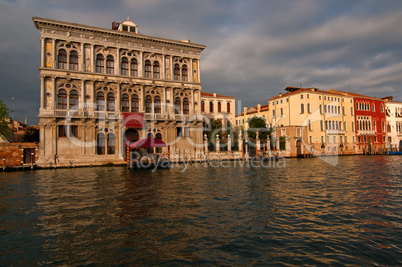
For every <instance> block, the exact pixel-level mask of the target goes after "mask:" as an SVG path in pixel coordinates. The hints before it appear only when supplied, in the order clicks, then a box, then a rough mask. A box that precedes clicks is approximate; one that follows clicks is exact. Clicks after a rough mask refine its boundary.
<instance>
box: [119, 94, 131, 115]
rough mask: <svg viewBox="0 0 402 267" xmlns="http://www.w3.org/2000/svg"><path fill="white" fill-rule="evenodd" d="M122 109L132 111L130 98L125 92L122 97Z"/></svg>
mask: <svg viewBox="0 0 402 267" xmlns="http://www.w3.org/2000/svg"><path fill="white" fill-rule="evenodd" d="M121 111H122V112H129V111H130V99H129V98H128V95H127V94H123V96H122V97H121Z"/></svg>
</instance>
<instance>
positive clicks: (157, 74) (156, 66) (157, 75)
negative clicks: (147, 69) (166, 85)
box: [153, 61, 160, 79]
mask: <svg viewBox="0 0 402 267" xmlns="http://www.w3.org/2000/svg"><path fill="white" fill-rule="evenodd" d="M153 78H154V79H160V68H159V62H158V61H155V62H154V66H153Z"/></svg>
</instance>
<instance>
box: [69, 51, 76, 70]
mask: <svg viewBox="0 0 402 267" xmlns="http://www.w3.org/2000/svg"><path fill="white" fill-rule="evenodd" d="M70 70H75V71H78V53H77V51H74V50H73V51H71V52H70Z"/></svg>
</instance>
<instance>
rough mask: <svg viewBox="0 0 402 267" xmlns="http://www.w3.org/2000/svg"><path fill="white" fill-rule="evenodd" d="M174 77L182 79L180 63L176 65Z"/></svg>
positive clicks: (176, 79)
mask: <svg viewBox="0 0 402 267" xmlns="http://www.w3.org/2000/svg"><path fill="white" fill-rule="evenodd" d="M173 77H174V80H175V81H180V66H179V64H175V65H174V69H173Z"/></svg>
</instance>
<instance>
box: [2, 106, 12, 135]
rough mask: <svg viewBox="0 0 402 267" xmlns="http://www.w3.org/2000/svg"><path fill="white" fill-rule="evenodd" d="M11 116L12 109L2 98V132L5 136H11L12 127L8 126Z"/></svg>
mask: <svg viewBox="0 0 402 267" xmlns="http://www.w3.org/2000/svg"><path fill="white" fill-rule="evenodd" d="M9 117H10V110H9V109H8V107H7V105H6V104H4V103H3V100H1V99H0V134H2V135H3V136H5V137H10V136H11V129H10V127H8V122H7V121H6V119H7V118H9Z"/></svg>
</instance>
